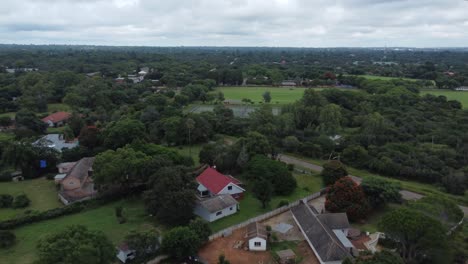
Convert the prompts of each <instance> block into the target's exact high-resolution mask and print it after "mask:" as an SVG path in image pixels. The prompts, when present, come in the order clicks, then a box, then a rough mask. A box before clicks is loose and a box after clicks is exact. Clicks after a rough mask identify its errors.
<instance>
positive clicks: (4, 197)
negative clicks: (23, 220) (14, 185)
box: [0, 194, 14, 208]
mask: <svg viewBox="0 0 468 264" xmlns="http://www.w3.org/2000/svg"><path fill="white" fill-rule="evenodd" d="M13 199H14V198H13V196H12V195H10V194H0V208H9V207H11V206H12V205H13Z"/></svg>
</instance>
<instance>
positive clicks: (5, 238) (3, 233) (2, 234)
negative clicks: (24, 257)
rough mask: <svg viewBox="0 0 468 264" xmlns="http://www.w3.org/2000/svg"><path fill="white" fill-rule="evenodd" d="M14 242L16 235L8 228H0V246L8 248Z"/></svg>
mask: <svg viewBox="0 0 468 264" xmlns="http://www.w3.org/2000/svg"><path fill="white" fill-rule="evenodd" d="M15 242H16V236H15V234H14V233H13V232H11V231H8V230H0V248H9V247H11V246H13V245H14V244H15Z"/></svg>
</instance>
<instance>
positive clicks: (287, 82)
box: [281, 80, 297, 87]
mask: <svg viewBox="0 0 468 264" xmlns="http://www.w3.org/2000/svg"><path fill="white" fill-rule="evenodd" d="M281 86H286V87H294V86H297V83H296V82H295V81H292V80H284V81H282V82H281Z"/></svg>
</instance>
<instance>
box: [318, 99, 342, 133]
mask: <svg viewBox="0 0 468 264" xmlns="http://www.w3.org/2000/svg"><path fill="white" fill-rule="evenodd" d="M341 122H342V116H341V108H340V106H338V105H336V104H328V105H326V106H324V107H323V108H322V109H321V110H320V115H319V123H320V125H319V127H318V129H319V131H321V132H323V133H325V134H327V135H335V134H336V133H338V132H339V131H340V130H341Z"/></svg>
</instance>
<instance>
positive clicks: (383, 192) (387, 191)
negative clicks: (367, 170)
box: [361, 177, 401, 209]
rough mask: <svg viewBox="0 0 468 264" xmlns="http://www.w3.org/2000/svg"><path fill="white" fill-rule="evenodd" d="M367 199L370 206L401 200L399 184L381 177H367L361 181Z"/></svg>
mask: <svg viewBox="0 0 468 264" xmlns="http://www.w3.org/2000/svg"><path fill="white" fill-rule="evenodd" d="M361 186H362V189H363V190H364V193H365V194H366V197H367V201H368V202H369V205H370V206H371V207H372V208H374V209H375V208H378V207H382V206H385V205H386V204H387V203H392V202H393V203H400V202H401V194H400V190H401V186H400V184H398V183H396V182H391V181H388V180H385V179H382V178H377V177H367V178H365V179H364V180H363V181H362V183H361Z"/></svg>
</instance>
